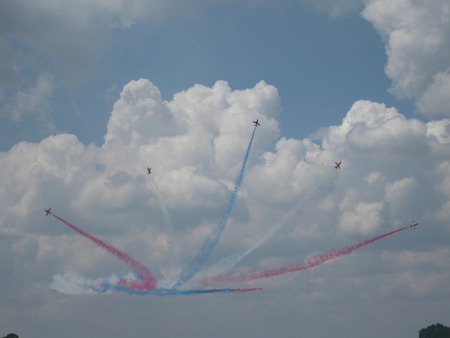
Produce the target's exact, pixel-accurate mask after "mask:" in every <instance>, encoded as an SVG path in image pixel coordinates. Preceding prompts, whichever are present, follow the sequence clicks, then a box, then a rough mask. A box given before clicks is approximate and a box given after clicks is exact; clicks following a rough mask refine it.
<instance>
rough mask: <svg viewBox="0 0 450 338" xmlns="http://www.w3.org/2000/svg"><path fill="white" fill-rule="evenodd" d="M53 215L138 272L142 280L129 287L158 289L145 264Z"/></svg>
mask: <svg viewBox="0 0 450 338" xmlns="http://www.w3.org/2000/svg"><path fill="white" fill-rule="evenodd" d="M51 215H52V216H53V217H55V218H56V219H58V220H60V221H61V222H63V223H64V224H66V225H68V226H69V227H70V228H72V229H73V230H75V231H76V232H78V233H80V234H81V235H83V236H84V237H86V238H87V239H89V240H91V241H92V242H94V243H95V244H97V245H98V246H100V247H101V248H103V249H105V250H107V251H109V252H110V253H112V254H113V255H114V256H116V257H117V258H119V259H120V260H121V261H123V262H124V263H125V264H126V265H128V266H129V267H130V268H131V269H132V270H133V271H134V272H136V274H138V276H139V277H140V279H139V280H135V281H134V282H133V283H132V284H131V285H129V287H131V288H133V289H136V290H147V289H153V288H156V285H157V281H156V279H155V278H154V277H153V275H152V273H151V272H150V271H149V270H148V269H147V267H145V266H144V265H143V264H141V263H140V262H138V261H137V260H135V259H134V258H133V257H131V256H129V255H128V254H126V253H125V252H123V251H121V250H119V249H117V248H115V247H113V246H112V245H110V244H108V243H106V242H104V241H102V240H101V239H99V238H97V237H95V236H92V235H90V234H88V233H87V232H84V231H83V230H81V229H78V228H77V227H76V226H74V225H72V224H70V223H69V222H67V221H66V220H64V219H62V218H60V217H58V216H56V215H55V214H51Z"/></svg>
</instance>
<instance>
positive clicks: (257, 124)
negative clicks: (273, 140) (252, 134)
mask: <svg viewBox="0 0 450 338" xmlns="http://www.w3.org/2000/svg"><path fill="white" fill-rule="evenodd" d="M258 120H259V119H256V121H253V123H254V124H255V127H257V126H260V124H259V122H258Z"/></svg>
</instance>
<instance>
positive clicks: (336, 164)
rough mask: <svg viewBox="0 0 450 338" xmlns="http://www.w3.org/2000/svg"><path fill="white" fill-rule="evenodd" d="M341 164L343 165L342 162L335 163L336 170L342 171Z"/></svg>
mask: <svg viewBox="0 0 450 338" xmlns="http://www.w3.org/2000/svg"><path fill="white" fill-rule="evenodd" d="M341 163H342V161H340V162H334V164H335V166H334V169H341Z"/></svg>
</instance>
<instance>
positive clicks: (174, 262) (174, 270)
mask: <svg viewBox="0 0 450 338" xmlns="http://www.w3.org/2000/svg"><path fill="white" fill-rule="evenodd" d="M151 179H152V182H153V185H154V186H155V189H156V194H157V196H158V200H159V206H160V208H161V211H162V215H163V219H164V223H165V225H166V228H167V232H168V235H169V240H170V243H171V245H172V246H173V253H172V257H171V259H170V268H169V275H168V277H167V278H166V279H165V280H163V281H160V283H161V284H160V285H161V286H166V287H172V286H173V285H174V284H175V282H176V279H177V276H178V275H179V273H180V271H181V261H180V247H179V245H178V241H177V239H176V238H175V231H174V229H173V225H172V220H171V218H170V215H169V212H168V211H167V208H166V205H165V203H164V200H163V198H162V196H161V191H160V190H159V188H158V185H157V184H156V181H155V180H154V179H153V176H152V177H151Z"/></svg>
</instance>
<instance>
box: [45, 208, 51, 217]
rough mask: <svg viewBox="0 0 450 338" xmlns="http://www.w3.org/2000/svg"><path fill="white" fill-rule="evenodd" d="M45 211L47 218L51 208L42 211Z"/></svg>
mask: <svg viewBox="0 0 450 338" xmlns="http://www.w3.org/2000/svg"><path fill="white" fill-rule="evenodd" d="M44 210H45V216H48V215H50V214H51V213H52V211H51V210H52V208H48V209H44Z"/></svg>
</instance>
